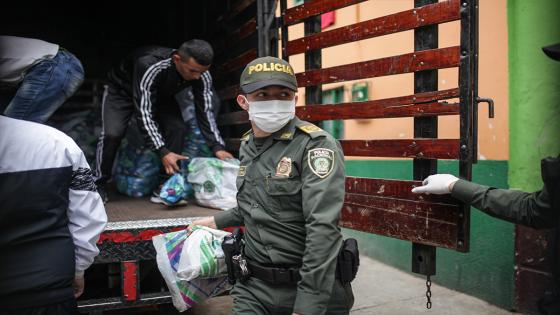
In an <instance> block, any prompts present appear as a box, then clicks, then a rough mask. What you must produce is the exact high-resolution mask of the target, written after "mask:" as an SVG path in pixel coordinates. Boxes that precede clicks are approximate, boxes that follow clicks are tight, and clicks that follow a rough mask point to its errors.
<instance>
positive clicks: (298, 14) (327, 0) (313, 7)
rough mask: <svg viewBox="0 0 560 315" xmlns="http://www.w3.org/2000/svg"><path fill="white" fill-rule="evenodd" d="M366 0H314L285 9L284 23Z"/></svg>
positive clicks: (290, 23)
mask: <svg viewBox="0 0 560 315" xmlns="http://www.w3.org/2000/svg"><path fill="white" fill-rule="evenodd" d="M364 1H366V0H314V1H309V2H306V3H304V4H302V5H298V6H295V7H293V8H290V9H287V10H286V12H285V13H284V24H285V25H293V24H296V23H300V22H303V20H305V19H306V18H308V17H312V16H316V15H319V14H323V13H326V12H330V11H333V10H336V9H340V8H344V7H347V6H351V5H353V4H356V3H360V2H364Z"/></svg>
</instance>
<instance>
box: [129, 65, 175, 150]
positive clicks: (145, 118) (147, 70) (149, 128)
mask: <svg viewBox="0 0 560 315" xmlns="http://www.w3.org/2000/svg"><path fill="white" fill-rule="evenodd" d="M170 66H171V59H164V60H160V61H158V62H155V63H152V64H150V65H145V62H142V61H141V60H139V61H137V62H136V64H135V66H134V74H133V76H134V77H133V94H134V95H133V98H134V106H135V107H136V113H137V115H138V125H139V126H140V129H141V130H142V132H143V134H144V136H145V138H146V140H147V142H148V143H149V144H150V146H151V147H152V148H153V149H155V150H160V149H162V148H164V147H165V141H164V139H163V136H162V133H161V131H160V128H159V126H158V124H157V122H156V121H155V120H154V114H153V113H154V107H153V104H154V103H155V102H156V97H157V95H156V91H157V81H158V75H159V74H160V73H161V72H162V71H163V70H165V69H167V68H169V67H170Z"/></svg>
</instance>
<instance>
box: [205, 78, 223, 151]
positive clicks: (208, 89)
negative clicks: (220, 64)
mask: <svg viewBox="0 0 560 315" xmlns="http://www.w3.org/2000/svg"><path fill="white" fill-rule="evenodd" d="M201 78H202V82H203V83H204V88H203V92H202V95H203V98H204V113H205V115H206V119H208V123H209V124H210V130H211V132H212V134H213V135H214V139H216V142H218V143H220V144H221V145H225V142H224V139H222V136H221V135H220V131H219V130H218V125H217V124H216V117H215V116H214V111H213V108H212V97H213V92H212V76H210V72H209V71H206V72H204V73H203V74H202V76H201Z"/></svg>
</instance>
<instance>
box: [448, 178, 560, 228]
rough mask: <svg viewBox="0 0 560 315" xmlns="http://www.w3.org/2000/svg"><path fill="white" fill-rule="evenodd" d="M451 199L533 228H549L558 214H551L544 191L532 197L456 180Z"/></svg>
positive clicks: (515, 191) (547, 196) (546, 194)
mask: <svg viewBox="0 0 560 315" xmlns="http://www.w3.org/2000/svg"><path fill="white" fill-rule="evenodd" d="M451 195H452V196H453V197H455V198H457V199H459V200H461V201H463V202H465V203H468V204H470V205H472V206H473V207H475V208H477V209H480V210H481V211H483V212H485V213H487V214H489V215H491V216H493V217H496V218H499V219H502V220H506V221H509V222H512V223H516V224H521V225H525V226H528V227H532V228H537V229H542V228H552V227H555V226H556V225H557V222H558V213H556V212H555V211H553V209H552V207H551V202H550V198H549V194H548V191H547V189H546V187H544V188H543V190H539V191H536V192H534V193H526V192H523V191H518V190H507V189H498V188H493V187H488V186H484V185H479V184H475V183H471V182H469V181H465V180H459V181H458V182H456V183H455V185H454V186H453V191H452V192H451Z"/></svg>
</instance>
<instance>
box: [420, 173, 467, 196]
mask: <svg viewBox="0 0 560 315" xmlns="http://www.w3.org/2000/svg"><path fill="white" fill-rule="evenodd" d="M458 180H459V179H458V178H457V177H455V176H453V175H451V174H435V175H430V176H428V177H427V178H426V179H424V181H423V182H422V185H424V186H420V187H415V188H412V192H413V193H416V194H421V193H424V194H436V195H443V194H449V193H451V189H453V185H454V184H455V182H457V181H458Z"/></svg>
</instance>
